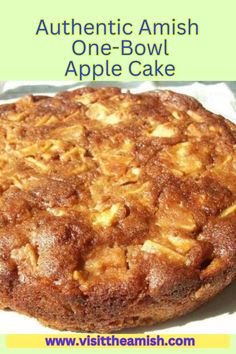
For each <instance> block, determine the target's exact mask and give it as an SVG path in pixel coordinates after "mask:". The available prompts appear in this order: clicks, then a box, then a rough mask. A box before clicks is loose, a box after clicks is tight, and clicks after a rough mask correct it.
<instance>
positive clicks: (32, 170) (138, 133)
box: [0, 88, 236, 332]
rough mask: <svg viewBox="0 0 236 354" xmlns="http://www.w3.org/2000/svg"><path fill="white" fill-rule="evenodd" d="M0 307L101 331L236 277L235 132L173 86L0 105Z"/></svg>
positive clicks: (165, 315)
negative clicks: (145, 91)
mask: <svg viewBox="0 0 236 354" xmlns="http://www.w3.org/2000/svg"><path fill="white" fill-rule="evenodd" d="M0 137H1V139H0V205H1V208H0V307H1V308H11V309H13V310H16V311H20V312H22V313H25V314H28V315H30V316H34V317H36V318H38V319H39V320H40V321H42V322H43V323H45V324H47V325H49V326H52V327H56V328H60V329H68V330H89V331H99V332H108V331H114V330H119V329H122V328H124V327H130V326H139V325H144V324H152V323H156V322H161V321H164V320H167V319H170V318H173V317H176V316H180V315H183V314H184V313H186V312H189V311H192V310H193V309H195V308H196V307H198V306H199V305H200V304H202V303H203V302H206V301H208V300H209V299H210V298H211V297H213V296H214V295H215V294H216V293H218V292H219V291H220V290H222V289H223V288H224V287H225V286H227V285H228V284H229V283H230V282H231V281H232V280H233V279H234V278H235V275H236V215H235V213H236V127H235V126H234V124H233V123H231V122H229V121H227V120H226V119H224V118H223V117H221V116H218V115H215V114H213V113H211V112H208V111H207V110H205V109H204V108H203V107H202V106H201V104H200V103H199V102H197V101H196V100H194V99H193V98H191V97H188V96H184V95H180V94H176V93H174V92H171V91H159V92H149V93H145V94H135V95H134V94H131V93H129V92H128V93H122V92H121V91H120V90H119V89H117V88H99V89H92V88H83V89H78V90H75V91H71V92H63V93H59V94H57V95H56V96H55V97H46V96H27V97H24V98H22V99H20V100H18V101H17V102H16V103H12V104H6V105H1V106H0Z"/></svg>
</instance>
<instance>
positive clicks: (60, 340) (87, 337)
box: [6, 334, 230, 349]
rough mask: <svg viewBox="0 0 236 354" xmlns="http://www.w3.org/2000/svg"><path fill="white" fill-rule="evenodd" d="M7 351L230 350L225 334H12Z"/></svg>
mask: <svg viewBox="0 0 236 354" xmlns="http://www.w3.org/2000/svg"><path fill="white" fill-rule="evenodd" d="M6 346H7V348H73V347H74V348H104V347H110V348H111V347H112V348H132V347H142V348H144V347H146V348H169V349H170V348H181V349H183V348H229V347H230V336H229V335H226V334H197V335H196V334H186V335H183V334H168V335H158V334H76V335H75V334H68V335H47V334H45V335H44V334H9V335H7V336H6Z"/></svg>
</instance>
